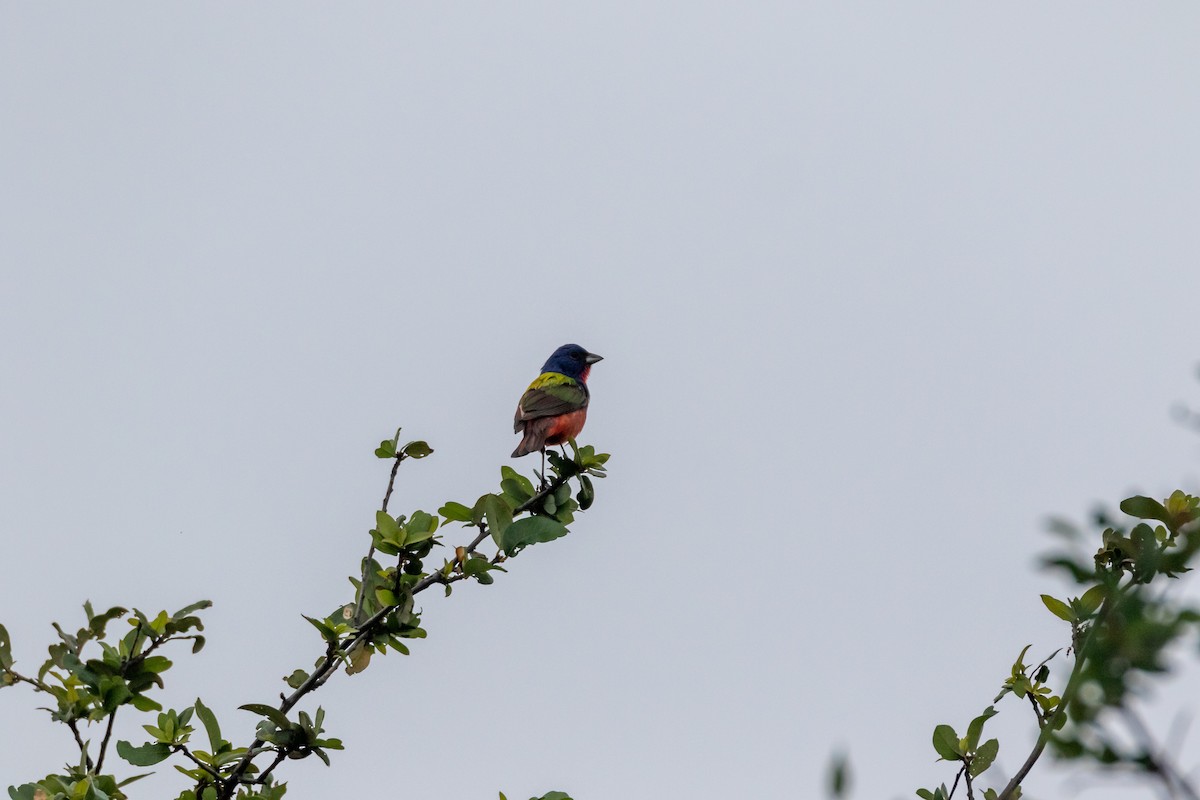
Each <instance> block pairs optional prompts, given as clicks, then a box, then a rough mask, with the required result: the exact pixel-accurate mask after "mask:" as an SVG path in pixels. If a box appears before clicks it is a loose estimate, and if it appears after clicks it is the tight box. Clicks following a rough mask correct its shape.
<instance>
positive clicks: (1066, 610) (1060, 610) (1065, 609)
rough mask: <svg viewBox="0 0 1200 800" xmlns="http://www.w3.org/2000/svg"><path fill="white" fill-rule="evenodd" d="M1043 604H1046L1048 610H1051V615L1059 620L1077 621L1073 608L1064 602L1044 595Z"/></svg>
mask: <svg viewBox="0 0 1200 800" xmlns="http://www.w3.org/2000/svg"><path fill="white" fill-rule="evenodd" d="M1042 602H1043V603H1045V604H1046V608H1048V609H1050V613H1051V614H1053V615H1054V616H1056V617H1058V618H1059V619H1061V620H1066V621H1067V622H1074V621H1075V614H1074V613H1073V612H1072V611H1071V607H1070V606H1069V605H1067V604H1066V603H1064V602H1063V601H1062V600H1059V599H1058V598H1055V597H1051V596H1050V595H1048V594H1044V595H1042Z"/></svg>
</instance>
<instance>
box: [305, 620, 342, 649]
mask: <svg viewBox="0 0 1200 800" xmlns="http://www.w3.org/2000/svg"><path fill="white" fill-rule="evenodd" d="M300 616H302V617H304V618H305V619H306V620H308V621H309V622H310V623H311V624H312V626H313V627H314V628H316V629H317V630H318V631H320V632H321V638H322V639H324V640H325V641H326V642H329V643H330V644H332V643H334V642H336V641H337V639H338V635H337V631H335V630H334V629H333V628H332V627H331V626H330V625H329V623H327V622H325V621H324V620H319V619H313V618H312V617H309V616H305V615H304V614H301V615H300Z"/></svg>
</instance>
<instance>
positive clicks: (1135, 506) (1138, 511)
mask: <svg viewBox="0 0 1200 800" xmlns="http://www.w3.org/2000/svg"><path fill="white" fill-rule="evenodd" d="M1121 510H1122V511H1124V512H1125V513H1126V514H1128V515H1129V516H1131V517H1137V518H1138V519H1156V520H1158V521H1159V522H1166V523H1167V524H1170V522H1171V515H1170V514H1168V513H1167V510H1166V509H1165V508H1163V505H1162V503H1160V502H1158V501H1157V500H1155V499H1153V498H1150V497H1143V496H1141V495H1136V496H1134V497H1130V498H1127V499H1125V500H1122V501H1121Z"/></svg>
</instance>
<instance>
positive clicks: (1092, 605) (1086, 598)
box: [1079, 584, 1108, 616]
mask: <svg viewBox="0 0 1200 800" xmlns="http://www.w3.org/2000/svg"><path fill="white" fill-rule="evenodd" d="M1107 592H1108V589H1107V588H1105V586H1104V585H1103V584H1098V585H1096V586H1093V587H1092V588H1090V589H1088V590H1087V591H1086V592H1084V593H1083V597H1080V598H1079V607H1080V609H1082V610H1083V613H1085V614H1087V615H1088V616H1091V615H1092V614H1094V613H1096V609H1098V608H1100V604H1101V603H1103V602H1104V595H1105V594H1107Z"/></svg>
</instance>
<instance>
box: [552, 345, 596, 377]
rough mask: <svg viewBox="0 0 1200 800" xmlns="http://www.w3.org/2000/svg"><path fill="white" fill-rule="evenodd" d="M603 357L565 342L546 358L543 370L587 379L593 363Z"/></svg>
mask: <svg viewBox="0 0 1200 800" xmlns="http://www.w3.org/2000/svg"><path fill="white" fill-rule="evenodd" d="M602 359H603V356H598V355H596V354H595V353H589V352H588V351H587V350H584V349H583V348H582V347H580V346H579V345H577V344H564V345H563V346H562V347H560V348H558V349H557V350H555V351H554V352H553V353H551V354H550V357H549V358H548V359H546V363H545V364H543V365H542V372H557V373H559V374H560V375H566V376H567V377H568V378H574V379H575V380H577V381H586V380H587V376H588V372H590V371H591V369H592V364H595V363H596V362H597V361H601V360H602Z"/></svg>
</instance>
